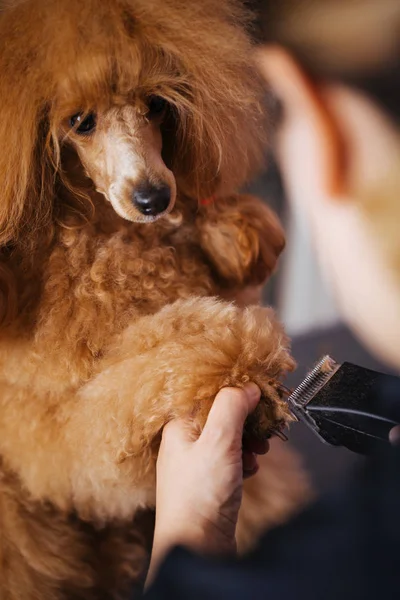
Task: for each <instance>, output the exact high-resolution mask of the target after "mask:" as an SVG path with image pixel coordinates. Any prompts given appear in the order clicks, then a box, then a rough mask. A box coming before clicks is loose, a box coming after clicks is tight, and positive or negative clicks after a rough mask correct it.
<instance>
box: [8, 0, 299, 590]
mask: <svg viewBox="0 0 400 600" xmlns="http://www.w3.org/2000/svg"><path fill="white" fill-rule="evenodd" d="M246 23H247V15H246V13H245V11H244V10H243V7H241V5H240V3H239V2H237V1H236V0H219V1H218V2H214V0H202V1H201V2H198V1H197V0H108V2H104V1H103V0H86V1H85V2H81V0H68V1H67V0H2V1H1V2H0V97H1V106H2V112H1V116H0V144H1V152H0V253H1V254H0V312H1V335H0V364H1V375H0V456H1V461H0V597H1V598H2V600H3V599H4V600H6V599H7V600H11V599H13V600H14V599H15V600H16V599H22V598H23V599H24V600H30V599H32V600H33V599H34V598H43V599H45V600H50V599H54V600H56V599H57V600H61V599H63V598H65V599H66V598H68V599H69V600H70V599H72V598H74V599H78V598H82V599H85V600H88V599H91V598H93V599H94V598H97V599H98V598H110V599H111V598H115V599H116V598H122V597H125V594H126V593H127V590H128V589H129V587H130V586H131V585H132V582H133V583H136V584H138V583H140V581H141V579H142V577H143V573H144V572H145V568H146V564H147V559H148V549H149V547H150V544H151V531H152V525H151V515H148V514H146V513H145V512H143V511H144V510H145V509H152V507H154V494H155V461H156V456H157V445H158V443H159V438H160V432H161V430H162V427H163V425H164V424H165V423H166V422H167V421H168V420H169V419H171V418H173V417H176V416H188V415H191V416H192V418H193V420H194V422H195V423H197V425H198V427H199V428H201V427H202V425H203V424H204V422H205V419H206V417H207V413H208V410H209V408H210V405H211V402H212V398H213V397H214V395H215V393H216V392H217V391H218V390H219V389H220V388H221V387H223V386H225V385H239V386H240V385H243V384H244V383H245V382H246V381H248V380H249V379H252V380H254V381H255V382H256V383H258V385H259V386H260V387H261V389H262V390H263V392H264V396H265V398H266V400H265V403H264V405H263V408H262V411H263V415H261V414H260V418H261V417H262V416H263V417H264V421H265V419H267V421H268V426H270V427H273V426H274V424H275V425H276V423H278V422H281V421H282V420H284V419H285V418H286V413H285V410H284V407H283V404H282V402H281V401H280V397H279V394H278V393H277V390H276V382H277V380H278V379H279V378H280V377H281V376H282V375H283V374H284V373H285V371H287V370H288V369H291V368H292V367H293V360H292V359H291V357H290V355H289V352H288V341H287V339H286V337H285V334H284V332H283V330H282V328H281V327H280V325H279V324H278V323H277V322H276V320H275V317H274V315H273V313H272V311H271V310H269V309H262V308H259V307H251V308H244V309H243V308H240V307H239V306H238V305H237V304H234V303H231V302H228V301H222V300H218V299H217V297H218V296H220V297H224V298H225V299H226V298H229V297H230V298H231V299H234V297H235V295H236V294H238V293H239V292H240V290H242V289H243V288H244V287H245V286H246V285H257V284H260V283H261V282H262V281H264V280H265V278H266V277H267V276H268V275H269V274H270V273H271V272H272V270H273V269H274V266H275V262H276V259H277V257H278V255H279V253H280V252H281V250H282V248H283V244H284V239H283V234H282V230H281V227H280V225H279V223H278V221H277V220H276V218H275V217H274V215H273V214H272V213H271V212H270V211H269V210H268V208H266V207H265V206H263V204H262V203H261V202H259V201H258V200H256V199H255V198H253V197H251V196H238V195H235V190H236V189H237V188H238V186H240V185H242V184H243V183H244V182H245V181H246V180H247V179H248V178H249V177H250V175H251V173H252V171H253V170H254V169H256V168H257V167H258V166H259V165H260V163H261V160H262V148H263V144H264V134H263V131H264V130H265V123H264V117H263V111H262V107H261V98H262V91H261V86H260V82H259V81H258V77H257V75H256V72H255V70H254V69H253V67H252V66H251V65H250V64H249V63H250V61H249V56H250V52H251V44H250V42H249V38H248V35H247V33H246ZM160 98H161V99H162V101H161V102H160ZM152 103H153V104H152ZM152 106H153V109H154V110H153V109H152V108H151V107H152ZM90 120H92V121H90ZM94 121H95V123H94ZM88 123H89V125H88ZM82 124H83V125H82ZM91 125H93V128H92V126H91ZM81 126H82V127H83V129H84V130H85V128H86V129H88V130H90V129H93V131H79V127H81ZM149 188H150V189H151V190H156V191H157V190H158V191H159V190H163V193H164V196H165V190H167V194H166V196H165V197H164V199H165V198H166V200H167V202H168V206H166V205H165V206H164V207H163V208H164V209H165V210H163V211H161V214H156V215H150V217H147V216H145V215H143V213H141V212H140V210H138V207H137V205H135V202H133V201H132V198H136V196H135V194H137V193H139V192H140V193H142V192H143V190H146V189H149ZM211 196H216V197H217V200H216V201H215V202H214V203H207V204H204V205H200V206H199V200H201V199H204V198H209V197H211ZM260 410H261V409H260ZM263 481H265V483H263ZM248 486H249V487H248V502H249V503H248V505H247V506H248V508H246V502H247V500H246V492H245V500H244V504H243V509H242V517H241V524H240V525H239V534H240V536H241V538H242V541H243V544H249V543H251V541H252V539H254V537H253V536H254V535H255V533H256V530H257V529H258V528H260V525H261V524H264V525H270V524H271V523H276V522H277V521H279V520H281V519H283V518H285V517H286V516H287V515H288V514H289V513H290V512H291V511H292V510H294V509H295V508H296V507H297V506H298V505H299V504H300V502H302V501H303V497H304V493H305V489H306V486H305V483H304V481H303V478H302V475H301V473H300V470H299V469H298V467H297V463H296V461H295V460H294V459H293V458H292V456H291V455H290V454H289V453H288V451H286V449H284V448H283V447H280V448H276V449H275V451H274V452H273V453H272V456H271V457H267V458H266V459H265V467H264V468H263V469H262V470H261V472H260V474H259V475H258V476H257V477H256V478H255V479H254V481H252V482H249V484H248ZM148 519H150V522H148Z"/></svg>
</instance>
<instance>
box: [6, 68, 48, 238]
mask: <svg viewBox="0 0 400 600" xmlns="http://www.w3.org/2000/svg"><path fill="white" fill-rule="evenodd" d="M6 83H7V82H6V81H5V77H2V76H1V72H0V102H1V107H2V108H1V116H0V247H3V246H4V245H6V244H9V243H10V242H11V243H13V242H14V241H16V240H17V239H19V238H20V235H21V234H22V230H23V229H29V230H32V229H35V228H36V227H38V226H41V225H42V224H43V217H44V215H45V214H46V213H48V211H49V208H50V207H49V203H50V198H49V194H48V191H49V189H48V188H49V186H51V185H52V175H51V168H50V162H51V161H50V159H49V153H48V142H47V127H46V124H45V121H46V119H45V114H44V110H43V108H42V107H40V106H38V104H37V103H36V102H35V98H34V97H29V91H28V90H24V89H23V87H24V83H23V82H19V83H18V87H17V85H16V84H15V83H14V85H15V88H16V89H10V87H9V86H7V85H6Z"/></svg>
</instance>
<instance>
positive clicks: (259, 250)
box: [197, 195, 285, 288]
mask: <svg viewBox="0 0 400 600" xmlns="http://www.w3.org/2000/svg"><path fill="white" fill-rule="evenodd" d="M197 228H198V231H199V236H200V244H201V246H202V248H203V251H204V252H205V253H206V254H207V256H208V258H209V260H210V261H211V264H212V265H213V266H214V268H215V270H216V272H217V276H218V279H219V280H220V281H221V283H222V287H226V288H243V287H246V286H257V285H260V284H262V283H264V282H265V280H266V279H267V278H268V277H269V276H270V275H271V273H272V272H273V270H274V268H275V265H276V261H277V259H278V257H279V255H280V253H281V252H282V250H283V248H284V245H285V238H284V234H283V230H282V226H281V224H280V223H279V220H278V218H277V216H276V215H275V214H274V213H273V211H272V210H271V209H270V208H268V206H266V205H265V204H264V203H263V202H261V200H259V199H258V198H256V197H254V196H249V195H236V196H231V197H228V198H217V199H216V200H215V202H213V203H212V204H210V205H207V206H204V207H202V208H201V210H200V212H199V216H198V218H197Z"/></svg>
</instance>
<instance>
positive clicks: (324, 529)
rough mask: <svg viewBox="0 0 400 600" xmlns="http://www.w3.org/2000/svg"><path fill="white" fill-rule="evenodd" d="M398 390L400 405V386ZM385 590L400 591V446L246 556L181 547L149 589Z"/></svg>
mask: <svg viewBox="0 0 400 600" xmlns="http://www.w3.org/2000/svg"><path fill="white" fill-rule="evenodd" d="M391 393H393V390H392V391H391ZM390 395H391V394H390ZM396 396H397V398H399V406H400V394H399V395H398V390H397V392H396ZM382 400H388V398H387V397H386V398H382ZM380 597H382V598H384V599H385V600H388V599H391V598H393V599H394V598H400V448H396V449H390V448H389V447H388V450H387V452H385V453H382V454H379V455H376V456H374V457H372V458H370V459H369V460H368V461H367V462H366V464H365V465H363V467H362V468H361V470H360V472H359V473H357V474H356V476H355V477H354V478H353V481H352V483H350V484H349V485H348V486H345V487H344V489H343V490H341V491H340V492H338V493H336V494H333V495H330V496H327V497H325V498H323V499H321V500H320V501H319V502H318V503H316V504H315V505H314V506H312V507H311V508H310V509H308V510H307V511H306V512H304V513H303V514H301V515H300V516H299V517H297V518H296V519H294V520H293V521H292V522H291V523H289V524H287V525H285V526H282V527H280V528H277V529H275V530H274V531H272V532H270V533H268V534H267V535H266V536H265V537H264V539H263V540H262V542H261V543H260V545H259V547H258V548H257V549H256V550H255V551H254V552H252V553H251V554H250V555H249V556H247V557H246V558H243V559H236V560H226V561H216V560H211V559H205V558H201V557H199V556H195V555H193V554H191V553H190V552H188V551H186V550H183V549H176V550H174V551H173V552H172V553H171V555H170V556H169V557H168V559H167V560H166V562H165V564H164V565H163V566H162V568H161V570H160V572H159V574H158V577H157V579H156V581H155V583H154V585H153V587H152V589H150V590H149V592H148V594H147V595H146V598H147V600H181V599H182V600H183V599H185V600H222V599H224V600H225V599H226V600H258V599H265V600H267V599H270V598H271V599H274V600H275V599H278V600H292V599H295V600H303V598H304V599H307V600H310V599H311V600H319V599H321V600H350V599H351V600H369V599H371V600H378V599H379V598H380Z"/></svg>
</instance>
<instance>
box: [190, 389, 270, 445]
mask: <svg viewBox="0 0 400 600" xmlns="http://www.w3.org/2000/svg"><path fill="white" fill-rule="evenodd" d="M260 397H261V392H260V389H259V388H258V386H257V385H256V384H255V383H248V384H246V385H245V386H244V388H243V389H239V388H224V389H222V390H221V391H220V392H219V393H218V394H217V396H216V397H215V400H214V403H213V405H212V407H211V410H210V413H209V415H208V419H207V422H206V424H205V427H204V429H203V433H202V434H201V436H200V440H202V441H203V442H204V443H208V442H210V441H211V440H212V441H213V442H215V441H217V442H218V443H223V445H224V446H226V447H231V446H232V444H234V443H235V442H238V444H240V445H241V443H242V435H243V426H244V423H245V421H246V418H247V417H248V415H249V414H250V413H252V412H253V411H254V410H255V408H256V406H257V404H258V402H259V401H260Z"/></svg>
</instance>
